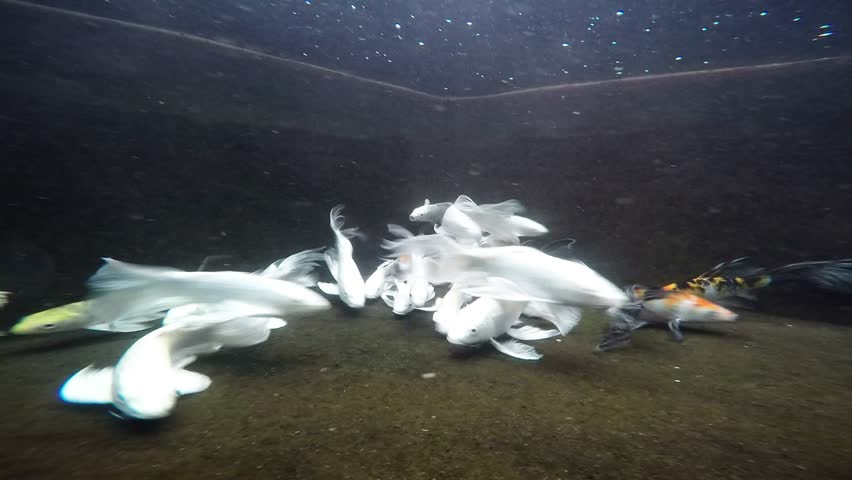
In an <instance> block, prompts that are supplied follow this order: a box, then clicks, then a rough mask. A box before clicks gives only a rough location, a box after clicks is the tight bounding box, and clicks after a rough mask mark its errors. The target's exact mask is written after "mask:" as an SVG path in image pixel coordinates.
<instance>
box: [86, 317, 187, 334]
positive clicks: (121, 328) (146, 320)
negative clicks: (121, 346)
mask: <svg viewBox="0 0 852 480" xmlns="http://www.w3.org/2000/svg"><path fill="white" fill-rule="evenodd" d="M164 316H166V314H164V313H163V312H154V313H150V314H147V315H138V316H135V317H131V318H126V319H123V320H114V321H109V322H104V323H98V324H95V325H89V326H88V327H86V330H97V331H101V332H116V333H130V332H139V331H141V330H147V329H149V328H152V327H154V322H158V321H159V320H160V319H161V318H163V317H164ZM172 321H173V319H172ZM163 323H164V324H166V323H167V322H165V321H164V322H163Z"/></svg>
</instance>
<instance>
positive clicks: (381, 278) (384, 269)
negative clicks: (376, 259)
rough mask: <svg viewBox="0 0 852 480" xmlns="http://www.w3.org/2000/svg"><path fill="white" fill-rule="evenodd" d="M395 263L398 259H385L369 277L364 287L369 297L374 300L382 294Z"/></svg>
mask: <svg viewBox="0 0 852 480" xmlns="http://www.w3.org/2000/svg"><path fill="white" fill-rule="evenodd" d="M395 265H396V260H385V261H384V262H382V264H381V265H379V266H378V267H377V268H376V271H375V272H373V273H371V274H370V276H369V277H367V281H366V282H364V288H365V295H366V297H367V298H368V299H370V300H373V299H376V298H379V297H380V296H381V295H382V292H383V291H384V288H385V282H386V280H387V278H388V275H389V274H390V273H391V272H392V271H393V269H394V267H395Z"/></svg>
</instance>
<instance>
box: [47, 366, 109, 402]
mask: <svg viewBox="0 0 852 480" xmlns="http://www.w3.org/2000/svg"><path fill="white" fill-rule="evenodd" d="M112 374H113V369H112V367H107V368H101V369H98V368H95V367H94V366H92V365H89V366H88V367H86V368H84V369H82V370H80V371H79V372H77V373H75V374H74V376H72V377H71V378H69V379H68V380H67V381H66V382H65V384H64V385H62V387H61V388H60V389H59V398H61V399H62V400H63V401H65V402H68V403H83V404H87V403H91V404H107V403H112Z"/></svg>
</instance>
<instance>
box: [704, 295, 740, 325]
mask: <svg viewBox="0 0 852 480" xmlns="http://www.w3.org/2000/svg"><path fill="white" fill-rule="evenodd" d="M704 301H705V302H707V304H709V305H705V306H704V307H702V310H704V312H705V313H704V316H705V317H706V318H707V320H708V321H712V322H734V321H736V320H737V317H738V316H739V315H737V314H736V313H734V312H732V311H731V310H728V309H727V308H725V307H723V306H721V305H719V304H716V303H713V302H711V301H709V300H704Z"/></svg>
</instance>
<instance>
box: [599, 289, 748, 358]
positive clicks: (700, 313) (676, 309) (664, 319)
mask: <svg viewBox="0 0 852 480" xmlns="http://www.w3.org/2000/svg"><path fill="white" fill-rule="evenodd" d="M627 294H628V296H629V297H631V300H632V301H633V303H632V304H631V305H629V306H627V307H622V308H611V309H609V310H608V311H607V313H608V314H609V315H610V317H611V320H612V321H611V322H610V326H609V329H608V330H607V331H606V333H605V334H604V339H603V341H601V343H600V344H599V345H598V346H597V350H599V351H607V350H611V349H613V348H617V347H620V346H623V345H626V344H627V343H629V342H630V339H631V337H632V333H633V331H634V330H637V329H639V328H641V327H643V326H645V325H647V324H649V323H665V324H666V325H668V327H669V330H670V331H671V333H672V337H673V338H674V339H675V340H676V341H678V342H681V341H683V333H681V331H680V325H681V324H682V323H690V322H697V323H706V322H714V323H715V322H734V321H736V319H737V314H736V313H734V312H732V311H730V310H728V309H727V308H725V307H723V306H721V305H718V304H716V303H713V302H711V301H710V300H707V299H706V298H704V297H702V296H699V295H696V294H694V293H690V292H685V291H670V290H663V289H661V288H648V287H643V286H641V285H634V286H632V287H630V288H628V289H627Z"/></svg>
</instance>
